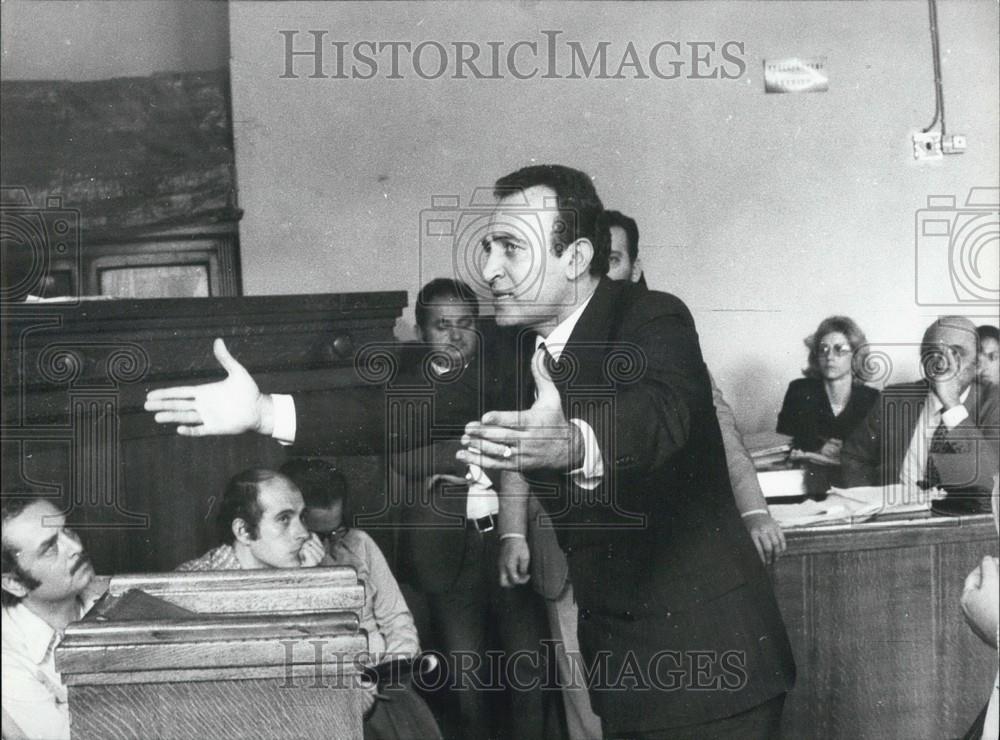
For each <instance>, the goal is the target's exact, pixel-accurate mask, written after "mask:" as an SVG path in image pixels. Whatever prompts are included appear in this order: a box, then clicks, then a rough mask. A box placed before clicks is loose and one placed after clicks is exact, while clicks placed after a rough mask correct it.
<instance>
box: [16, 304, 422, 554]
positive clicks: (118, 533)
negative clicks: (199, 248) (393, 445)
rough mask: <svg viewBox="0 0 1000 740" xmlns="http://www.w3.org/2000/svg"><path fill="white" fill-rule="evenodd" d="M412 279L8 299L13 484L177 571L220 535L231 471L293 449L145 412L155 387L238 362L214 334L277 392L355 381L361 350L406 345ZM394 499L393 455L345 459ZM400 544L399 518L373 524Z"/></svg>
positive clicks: (376, 497) (94, 550)
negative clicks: (387, 524) (194, 293)
mask: <svg viewBox="0 0 1000 740" xmlns="http://www.w3.org/2000/svg"><path fill="white" fill-rule="evenodd" d="M405 305H406V294H405V293H368V294H344V295H329V296H284V297H267V298H264V297H260V298H208V299H184V300H145V301H142V300H130V301H97V302H83V303H81V304H79V305H77V306H60V305H58V304H40V305H38V304H36V305H34V306H31V305H26V304H18V305H8V306H4V307H3V329H4V345H3V347H4V356H3V413H4V428H3V432H2V447H3V462H4V470H3V484H4V491H5V492H9V491H12V490H16V489H17V488H18V487H25V486H27V487H30V488H32V489H35V490H45V491H49V492H51V494H52V495H53V497H54V499H58V500H59V501H61V502H62V503H63V504H64V505H65V506H66V508H67V510H68V511H69V518H70V520H71V521H72V522H73V523H74V524H76V525H77V526H78V527H81V528H82V529H83V532H82V535H83V538H84V541H85V543H86V544H87V546H88V548H89V550H90V551H91V554H92V556H93V558H94V561H95V565H96V567H97V570H98V572H101V573H122V572H139V571H157V570H171V569H173V568H174V567H175V566H177V565H178V564H179V563H181V562H182V561H184V560H187V559H190V558H192V557H196V556H197V555H199V554H201V553H202V552H204V551H205V550H206V549H208V548H209V547H211V546H213V545H214V544H215V535H214V522H213V519H214V514H215V508H214V506H213V504H214V503H215V501H216V500H217V499H218V498H219V497H220V496H221V494H222V491H223V489H224V486H225V483H226V481H227V480H228V479H229V478H230V477H231V476H232V475H234V474H235V473H237V472H239V471H240V470H243V469H245V468H247V467H251V466H265V467H275V466H278V465H280V464H281V462H282V461H284V460H285V459H286V457H287V455H288V450H287V449H286V448H283V447H281V446H280V445H279V444H278V443H277V442H274V441H273V440H270V439H265V438H262V437H260V436H258V435H243V436H240V437H227V438H215V439H188V438H181V437H179V436H177V435H176V434H175V433H174V432H173V430H172V429H169V428H166V427H161V426H159V425H156V424H155V423H154V422H153V419H152V416H151V415H150V414H147V413H146V412H144V411H143V410H142V403H143V400H144V398H145V394H146V391H147V389H149V388H151V387H158V386H163V385H177V384H186V383H192V382H205V381H209V380H216V379H220V378H221V377H222V376H223V373H222V371H221V370H220V369H219V367H218V364H217V363H216V361H215V359H214V357H213V356H212V340H213V338H214V337H223V338H224V339H225V340H226V343H227V346H228V347H229V348H230V351H231V352H232V353H233V354H234V355H235V356H236V357H237V358H238V359H240V360H241V362H243V363H244V365H245V366H246V367H247V368H248V369H249V370H250V371H251V373H252V374H253V375H254V376H255V377H256V378H257V379H258V382H259V384H260V386H261V388H262V389H263V390H265V391H299V390H316V389H323V388H330V387H333V388H343V389H344V392H348V393H349V392H351V389H352V388H356V387H358V386H359V385H362V384H363V382H364V381H362V380H361V379H360V378H359V376H358V374H357V373H355V372H354V367H353V363H354V359H355V356H356V353H357V351H358V350H359V349H360V348H362V347H364V346H366V345H370V344H372V343H378V344H385V343H391V342H392V341H393V340H392V327H393V325H394V323H395V320H396V318H397V317H398V316H399V314H400V313H401V311H402V308H403V307H404V306H405ZM335 462H336V463H337V465H338V467H340V468H341V469H342V470H343V471H344V473H345V475H347V476H348V479H349V481H350V482H351V484H352V491H353V493H354V494H355V496H356V498H357V499H358V500H357V502H356V506H355V511H356V512H359V513H367V512H370V511H378V510H381V509H382V508H383V503H384V502H383V498H382V497H383V493H384V491H385V488H386V487H385V480H384V465H383V464H382V461H381V458H379V457H377V456H366V457H352V458H342V459H338V460H336V461H335ZM372 534H373V536H374V537H376V539H379V540H380V544H382V545H384V547H385V549H387V551H388V552H387V555H388V556H391V549H392V539H391V536H390V533H389V532H386V531H383V532H378V531H374V532H372Z"/></svg>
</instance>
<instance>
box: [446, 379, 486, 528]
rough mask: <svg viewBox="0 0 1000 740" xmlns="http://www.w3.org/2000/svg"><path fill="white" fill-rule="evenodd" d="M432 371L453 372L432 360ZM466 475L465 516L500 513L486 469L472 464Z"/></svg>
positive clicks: (479, 517) (477, 516)
mask: <svg viewBox="0 0 1000 740" xmlns="http://www.w3.org/2000/svg"><path fill="white" fill-rule="evenodd" d="M465 367H466V368H468V367H469V366H468V365H466V366H465ZM431 371H433V372H434V373H435V374H436V375H437V376H438V377H441V376H443V375H447V374H448V373H449V372H451V368H450V367H449V366H448V365H445V364H439V363H436V362H432V363H431ZM466 477H467V478H468V479H469V490H468V492H467V493H466V495H465V518H466V519H482V518H483V517H485V516H490V515H491V514H494V515H495V514H497V513H499V511H500V499H499V498H498V497H497V492H496V489H495V488H493V481H492V480H490V477H489V476H488V475H486V471H484V470H483V469H482V468H481V467H479V466H478V465H470V466H469V473H468V475H467V476H466Z"/></svg>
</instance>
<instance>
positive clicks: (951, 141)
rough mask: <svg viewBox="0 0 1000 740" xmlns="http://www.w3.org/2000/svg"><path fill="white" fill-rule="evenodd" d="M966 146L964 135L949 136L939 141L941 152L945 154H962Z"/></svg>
mask: <svg viewBox="0 0 1000 740" xmlns="http://www.w3.org/2000/svg"><path fill="white" fill-rule="evenodd" d="M968 144H969V142H968V141H966V139H965V134H949V135H948V136H945V137H944V138H943V139H942V140H941V151H942V152H944V153H945V154H962V153H963V152H965V149H966V147H967V146H968Z"/></svg>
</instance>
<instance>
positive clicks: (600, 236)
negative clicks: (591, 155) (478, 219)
mask: <svg viewBox="0 0 1000 740" xmlns="http://www.w3.org/2000/svg"><path fill="white" fill-rule="evenodd" d="M538 185H542V186H545V187H547V188H550V189H551V190H552V191H553V192H554V193H555V194H556V207H557V208H558V209H559V219H557V222H556V223H557V224H561V225H562V229H561V230H560V229H559V228H553V233H552V234H551V235H550V237H551V240H552V251H553V253H554V254H555V255H556V256H557V257H558V256H559V255H561V254H562V253H563V251H564V250H565V249H566V247H567V246H569V245H570V244H572V243H573V242H575V241H576V240H577V239H589V240H590V243H591V244H592V245H593V247H594V256H593V258H592V259H591V261H590V274H591V275H597V276H601V275H606V274H607V272H608V254H609V249H610V247H609V246H608V244H609V242H608V240H609V235H608V229H607V227H606V225H605V224H604V222H603V219H601V213H602V212H603V211H604V205H603V204H602V203H601V199H600V198H599V197H598V195H597V190H596V189H595V188H594V183H593V182H591V179H590V177H589V176H588V175H587V174H586V173H584V172H581V171H580V170H574V169H572V168H570V167H563V166H562V165H558V164H538V165H532V166H531V167H524V168H523V169H520V170H518V171H517V172H512V173H511V174H509V175H505V176H503V177H501V178H500V179H499V180H497V181H496V183H495V184H494V185H493V195H494V197H496V198H506V197H508V196H510V195H512V194H514V193H516V192H518V191H524V190H527V189H528V188H532V187H535V186H538Z"/></svg>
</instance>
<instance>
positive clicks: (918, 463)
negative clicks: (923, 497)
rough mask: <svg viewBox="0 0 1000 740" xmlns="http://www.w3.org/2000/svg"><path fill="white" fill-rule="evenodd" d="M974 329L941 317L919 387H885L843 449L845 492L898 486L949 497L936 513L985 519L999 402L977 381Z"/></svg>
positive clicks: (997, 446) (930, 332)
mask: <svg viewBox="0 0 1000 740" xmlns="http://www.w3.org/2000/svg"><path fill="white" fill-rule="evenodd" d="M978 350H979V347H978V340H977V336H976V327H975V325H974V324H973V323H972V322H971V321H969V320H968V319H966V318H963V317H961V316H944V317H942V318H940V319H938V320H937V321H935V322H934V323H932V324H931V325H930V326H929V327H927V330H926V331H925V332H924V338H923V341H922V342H921V345H920V360H921V367H922V369H923V373H924V378H925V379H924V380H921V381H918V382H916V383H900V384H898V385H890V386H886V388H885V389H884V390H883V391H882V396H881V399H880V401H879V403H877V404H875V406H873V407H872V409H871V411H869V412H868V416H867V417H866V418H865V420H864V422H863V423H862V424H861V425H860V426H859V427H858V428H857V429H856V430H855V431H854V433H853V434H851V436H850V437H849V438H848V439H847V440H846V441H845V443H844V449H843V452H842V453H841V457H842V459H843V466H844V479H845V482H846V484H847V485H848V486H878V485H892V484H896V483H901V484H903V486H904V490H905V489H910V490H913V489H916V488H930V487H938V488H942V489H944V490H945V491H947V492H948V494H949V495H948V497H947V498H946V499H945V500H944V501H940V502H936V503H935V507H938V506H940V507H941V508H942V509H954V510H955V511H958V510H962V511H965V512H974V511H979V512H988V511H989V492H990V490H991V488H992V485H993V476H994V475H996V473H997V466H998V460H1000V398H998V391H1000V389H998V388H997V387H996V386H992V385H986V384H983V383H981V382H979V381H978V380H977V377H976V374H977V361H976V357H977V352H978Z"/></svg>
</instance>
